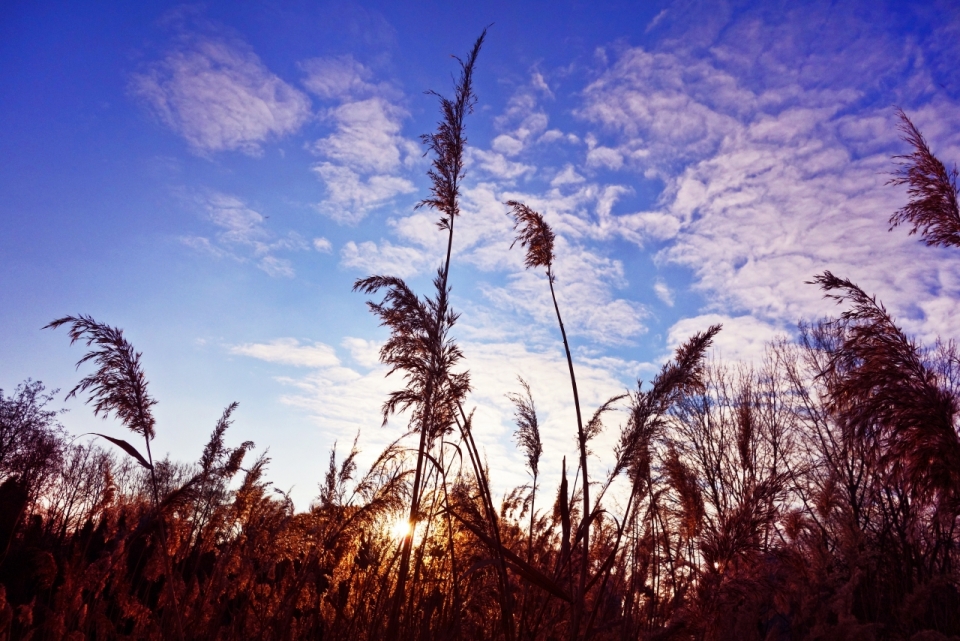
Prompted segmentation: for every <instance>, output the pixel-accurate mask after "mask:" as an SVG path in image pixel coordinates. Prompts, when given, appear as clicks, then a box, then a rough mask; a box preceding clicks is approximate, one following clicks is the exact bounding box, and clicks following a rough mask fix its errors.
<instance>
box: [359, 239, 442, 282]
mask: <svg viewBox="0 0 960 641" xmlns="http://www.w3.org/2000/svg"><path fill="white" fill-rule="evenodd" d="M429 260H430V257H429V255H428V254H426V253H425V252H423V251H422V250H420V249H417V248H415V247H404V246H402V245H393V244H391V243H390V241H387V240H384V241H381V242H380V245H379V246H377V244H376V243H374V242H372V241H366V242H362V243H360V244H357V243H355V242H354V241H352V240H351V241H350V242H348V243H347V244H346V245H344V246H343V249H341V250H340V264H342V265H343V266H344V267H350V268H352V269H356V270H359V271H361V272H364V273H365V274H385V275H390V276H397V277H399V278H408V277H410V276H413V275H415V274H418V273H419V272H420V271H421V270H422V269H423V268H424V267H426V265H427V263H428V261H429Z"/></svg>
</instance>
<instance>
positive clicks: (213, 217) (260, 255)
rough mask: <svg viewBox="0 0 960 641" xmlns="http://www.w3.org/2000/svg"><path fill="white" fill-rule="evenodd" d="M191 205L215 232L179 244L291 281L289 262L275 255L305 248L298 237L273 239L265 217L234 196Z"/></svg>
mask: <svg viewBox="0 0 960 641" xmlns="http://www.w3.org/2000/svg"><path fill="white" fill-rule="evenodd" d="M194 202H195V203H196V204H197V205H199V206H200V207H201V209H202V210H203V211H204V213H205V214H206V216H207V218H208V220H209V221H210V222H211V223H213V224H214V225H215V226H216V227H217V228H219V231H218V232H217V233H216V235H215V236H213V237H212V238H208V237H206V236H186V237H183V238H181V239H180V240H181V242H183V244H185V245H186V246H188V247H191V248H193V249H195V250H197V251H202V252H205V253H208V254H211V255H213V256H215V257H217V258H223V257H230V258H233V259H234V260H237V261H239V262H246V261H247V260H253V261H255V262H256V263H257V266H258V267H259V268H260V269H262V270H263V271H265V272H266V273H267V274H269V275H270V276H273V277H285V278H292V277H293V276H294V275H295V272H294V269H293V264H292V263H291V262H290V260H289V259H286V258H282V257H279V256H277V255H276V254H277V252H289V251H301V250H305V249H308V248H309V245H308V244H307V242H306V240H305V239H303V238H302V237H301V236H300V235H299V234H297V233H296V232H290V233H288V234H287V235H286V236H285V237H277V236H276V235H275V234H273V233H272V232H270V231H269V230H267V228H266V227H265V225H264V221H265V220H266V218H265V217H264V216H263V215H262V214H261V213H260V212H258V211H256V210H254V209H252V208H250V207H249V206H248V205H247V204H246V202H244V201H243V200H241V199H239V198H237V197H236V196H231V195H228V194H222V193H218V192H209V193H207V194H205V195H203V196H200V197H198V198H196V199H195V200H194ZM318 240H322V239H318ZM314 242H315V247H316V241H314ZM317 249H320V248H319V247H317Z"/></svg>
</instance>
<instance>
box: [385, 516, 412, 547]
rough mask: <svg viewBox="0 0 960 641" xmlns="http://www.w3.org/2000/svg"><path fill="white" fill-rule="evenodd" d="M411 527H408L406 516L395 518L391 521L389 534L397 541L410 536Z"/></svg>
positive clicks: (408, 522)
mask: <svg viewBox="0 0 960 641" xmlns="http://www.w3.org/2000/svg"><path fill="white" fill-rule="evenodd" d="M411 529H412V528H411V527H410V521H408V520H407V519H406V518H402V517H401V518H399V519H397V520H396V521H395V522H394V523H393V525H392V526H391V527H390V536H392V537H393V538H394V539H396V540H398V541H402V540H403V539H405V538H407V537H408V536H410V530H411Z"/></svg>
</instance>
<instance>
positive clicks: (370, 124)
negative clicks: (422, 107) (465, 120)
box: [312, 98, 419, 173]
mask: <svg viewBox="0 0 960 641" xmlns="http://www.w3.org/2000/svg"><path fill="white" fill-rule="evenodd" d="M405 116H406V113H405V112H404V111H403V110H402V109H400V108H399V107H397V106H395V105H392V104H390V103H388V102H387V101H386V100H384V99H382V98H368V99H366V100H360V101H357V102H347V103H345V104H342V105H340V106H339V107H335V108H333V109H331V110H330V111H329V112H328V113H327V116H326V117H327V118H328V119H329V120H331V121H332V122H334V123H335V126H336V130H335V131H334V132H333V133H332V134H330V135H329V136H327V137H326V138H322V139H320V140H318V141H317V142H316V143H314V145H313V147H312V148H313V150H314V151H316V152H317V153H318V154H320V155H322V156H325V157H326V158H328V159H329V160H330V161H332V162H338V163H342V164H343V165H346V166H348V167H350V168H351V169H354V170H357V171H361V172H376V173H385V172H390V171H394V170H396V169H397V168H398V167H399V166H400V163H401V157H402V156H403V155H408V156H409V155H411V153H412V154H416V153H417V152H419V148H418V147H417V146H416V145H414V144H412V141H407V140H406V139H404V138H402V137H401V136H400V135H399V134H400V123H401V121H402V119H403V118H404V117H405Z"/></svg>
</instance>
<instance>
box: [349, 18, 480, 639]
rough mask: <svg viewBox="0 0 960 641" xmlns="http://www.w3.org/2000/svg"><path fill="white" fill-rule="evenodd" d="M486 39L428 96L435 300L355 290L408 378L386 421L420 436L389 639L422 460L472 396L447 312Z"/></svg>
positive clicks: (404, 290) (400, 285)
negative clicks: (450, 82)
mask: <svg viewBox="0 0 960 641" xmlns="http://www.w3.org/2000/svg"><path fill="white" fill-rule="evenodd" d="M485 36H486V30H484V32H483V33H482V34H481V35H480V37H479V38H477V41H476V42H475V43H474V46H473V48H472V49H471V51H470V53H469V54H468V56H467V58H466V59H465V60H460V59H459V58H458V59H457V60H458V61H459V62H460V77H459V79H458V81H457V83H456V87H455V89H454V97H453V98H452V99H450V98H445V97H443V96H440V95H439V94H436V93H435V92H430V93H432V94H433V95H435V96H437V98H438V99H439V101H440V111H441V114H442V118H441V120H440V122H439V123H438V125H437V130H436V132H434V133H432V134H425V135H424V136H422V140H423V142H424V144H425V145H426V146H427V149H428V150H429V152H432V153H433V155H434V158H433V161H432V163H431V169H430V171H429V172H428V176H429V177H430V179H431V182H432V186H431V196H430V197H429V198H427V199H425V200H423V201H421V202H420V203H419V204H418V205H417V207H418V208H420V207H429V208H431V209H434V210H436V211H438V212H439V213H440V221H439V222H438V226H439V227H440V229H442V230H446V231H447V248H446V258H445V260H444V263H443V266H442V267H441V268H440V269H439V270H438V273H437V276H436V278H435V279H434V287H435V295H434V297H433V298H432V299H426V300H420V299H419V297H417V296H416V295H415V294H414V293H413V292H412V291H411V290H410V289H409V287H407V285H406V283H404V282H403V281H402V280H400V279H398V278H392V277H385V276H371V277H369V278H365V279H361V280H358V281H357V282H356V283H355V284H354V290H355V291H361V292H363V293H365V294H372V293H375V292H377V291H379V290H380V289H387V295H386V297H385V298H384V302H383V303H381V304H379V305H378V304H374V303H369V306H370V309H371V311H373V312H374V314H376V315H378V316H380V318H381V320H382V322H383V324H384V325H387V326H389V327H391V329H392V335H391V338H390V339H389V340H388V341H387V343H386V344H385V345H384V347H383V348H382V349H381V352H380V358H381V361H382V362H384V363H386V364H388V365H390V366H391V370H390V372H391V373H392V372H394V371H398V370H400V371H403V372H404V373H405V378H406V379H407V387H406V388H405V389H403V390H399V391H397V392H394V393H393V394H391V396H390V398H389V400H388V401H387V402H386V403H385V404H384V421H386V418H387V416H388V415H389V414H391V413H393V412H394V411H397V410H403V409H407V408H412V409H413V421H414V424H415V429H418V430H419V432H420V440H419V444H418V446H417V465H416V470H415V472H414V478H413V488H412V493H411V499H410V515H409V522H410V534H409V535H408V536H406V537H405V538H404V540H403V544H402V550H401V555H400V565H399V567H398V574H397V584H396V588H395V591H394V601H393V606H392V612H391V615H390V620H389V624H388V626H387V636H388V637H390V638H395V637H396V635H397V634H398V632H399V625H400V618H401V611H402V608H403V604H404V602H405V596H406V584H407V576H408V573H409V565H410V554H411V551H412V548H413V538H414V536H413V535H414V532H415V530H416V527H417V522H418V521H419V520H420V512H419V508H420V498H421V497H420V494H421V490H422V487H421V485H422V482H423V471H424V457H425V455H426V453H427V450H428V449H429V447H430V446H431V445H432V443H433V440H434V439H435V438H436V437H438V436H440V435H441V434H443V433H444V432H446V431H447V430H448V429H449V427H450V425H451V424H452V423H453V422H454V419H455V412H456V407H457V405H458V404H459V401H460V399H462V398H463V397H464V396H465V395H466V393H467V391H468V390H469V375H468V374H467V373H465V372H462V373H453V372H452V367H453V366H454V365H455V363H456V362H457V361H459V359H460V358H461V357H462V354H461V352H460V350H459V348H457V347H456V345H455V344H454V343H453V341H452V339H451V338H450V337H449V330H450V328H451V327H452V326H453V324H454V323H455V322H456V319H457V314H455V313H453V312H452V311H451V310H450V306H449V286H448V283H449V276H450V261H451V256H452V254H453V228H454V222H455V221H456V218H457V216H459V215H460V183H461V181H462V179H463V175H464V173H463V171H464V170H463V162H464V158H463V151H464V147H465V146H466V142H467V141H466V135H465V133H464V120H465V118H466V116H467V115H468V114H469V113H471V112H472V111H473V106H474V104H475V102H476V97H475V95H474V93H473V67H474V64H475V63H476V60H477V56H478V54H479V53H480V48H481V46H482V45H483V40H484V38H485Z"/></svg>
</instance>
